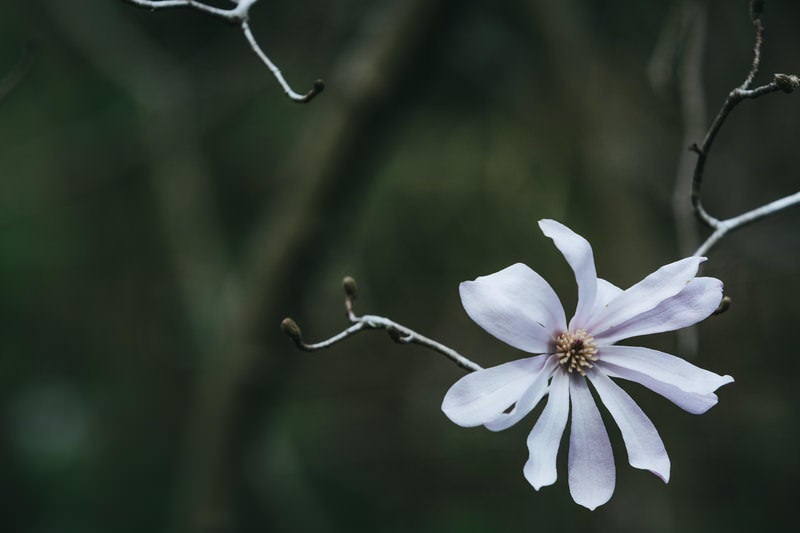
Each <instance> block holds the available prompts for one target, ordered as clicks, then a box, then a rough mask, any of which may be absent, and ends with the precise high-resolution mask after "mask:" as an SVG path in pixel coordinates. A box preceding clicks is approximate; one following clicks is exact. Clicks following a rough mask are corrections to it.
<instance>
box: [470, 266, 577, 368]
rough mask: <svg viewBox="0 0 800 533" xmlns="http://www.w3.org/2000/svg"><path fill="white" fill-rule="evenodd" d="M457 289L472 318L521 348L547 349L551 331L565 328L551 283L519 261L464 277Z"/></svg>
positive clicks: (536, 350)
mask: <svg viewBox="0 0 800 533" xmlns="http://www.w3.org/2000/svg"><path fill="white" fill-rule="evenodd" d="M459 292H460V294H461V303H462V304H463V306H464V309H465V310H466V311H467V314H468V315H469V316H470V318H472V320H474V321H475V322H476V323H477V324H478V325H479V326H481V327H482V328H483V329H485V330H486V331H487V332H489V333H491V334H492V335H494V336H495V337H497V338H498V339H500V340H501V341H503V342H505V343H506V344H510V345H511V346H513V347H515V348H518V349H520V350H523V351H526V352H529V353H544V352H547V351H548V350H549V349H550V345H551V343H552V339H553V333H554V332H555V331H563V330H564V329H565V328H566V322H567V320H566V317H565V316H564V308H563V307H562V306H561V302H560V301H559V300H558V296H556V293H555V292H554V291H553V289H552V287H550V284H549V283H547V282H546V281H545V280H544V278H542V277H541V276H540V275H539V274H537V273H536V272H534V271H533V270H531V269H530V268H529V267H528V266H526V265H523V264H522V263H517V264H514V265H511V266H510V267H508V268H504V269H503V270H501V271H499V272H496V273H494V274H490V275H488V276H481V277H479V278H477V279H476V280H475V281H465V282H463V283H461V285H460V286H459Z"/></svg>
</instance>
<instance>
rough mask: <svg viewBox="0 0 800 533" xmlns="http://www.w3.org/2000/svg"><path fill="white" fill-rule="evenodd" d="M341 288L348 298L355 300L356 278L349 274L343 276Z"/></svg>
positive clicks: (356, 290) (356, 294)
mask: <svg viewBox="0 0 800 533" xmlns="http://www.w3.org/2000/svg"><path fill="white" fill-rule="evenodd" d="M342 288H343V289H344V294H345V295H346V296H347V298H349V299H350V300H355V299H356V296H358V285H357V284H356V280H355V279H353V278H352V277H351V276H345V277H344V279H343V280H342Z"/></svg>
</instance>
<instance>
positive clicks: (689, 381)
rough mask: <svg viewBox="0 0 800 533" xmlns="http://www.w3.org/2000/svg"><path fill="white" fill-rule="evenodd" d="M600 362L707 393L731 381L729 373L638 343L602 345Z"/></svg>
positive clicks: (675, 385) (685, 389)
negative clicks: (718, 372) (723, 374)
mask: <svg viewBox="0 0 800 533" xmlns="http://www.w3.org/2000/svg"><path fill="white" fill-rule="evenodd" d="M600 354H601V356H600V357H601V359H602V361H603V363H610V364H613V365H615V366H616V367H621V368H626V369H628V370H633V371H635V372H638V373H640V374H646V375H648V376H650V377H651V378H653V379H655V380H657V381H660V382H662V383H665V384H667V385H671V386H673V387H677V388H679V389H681V390H684V391H687V392H697V393H699V394H708V393H709V392H714V391H715V390H717V389H718V388H720V387H721V386H723V385H727V384H728V383H733V378H732V377H731V376H720V375H719V374H715V373H714V372H710V371H708V370H705V369H703V368H700V367H699V366H695V365H693V364H692V363H690V362H689V361H686V360H685V359H681V358H680V357H676V356H674V355H670V354H668V353H664V352H659V351H658V350H651V349H650V348H641V347H639V346H604V347H603V348H601V351H600Z"/></svg>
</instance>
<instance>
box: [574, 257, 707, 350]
mask: <svg viewBox="0 0 800 533" xmlns="http://www.w3.org/2000/svg"><path fill="white" fill-rule="evenodd" d="M705 260H706V258H705V257H687V258H686V259H681V260H680V261H675V262H674V263H670V264H668V265H665V266H663V267H661V268H659V269H658V270H656V271H655V272H653V273H652V274H650V275H649V276H647V277H646V278H644V279H643V280H642V281H640V282H639V283H637V284H636V285H634V286H632V287H630V288H629V289H627V290H625V291H623V292H622V293H620V295H619V296H617V297H616V298H614V299H613V300H611V301H610V302H609V303H608V305H607V306H605V307H604V308H603V309H601V310H600V311H599V312H598V313H597V314H596V315H594V316H592V317H591V320H590V321H589V322H588V323H587V324H586V325H584V328H585V329H586V330H588V331H591V332H592V334H593V335H594V336H595V337H597V336H599V335H602V334H603V333H604V332H605V331H607V330H609V329H611V328H614V327H616V326H618V325H620V324H622V323H623V322H626V321H628V320H630V319H632V318H634V317H635V316H637V315H640V314H642V313H644V312H647V311H650V310H651V309H653V308H655V307H656V306H657V305H659V304H660V303H661V302H663V301H664V300H666V299H667V298H671V297H673V296H675V295H676V294H678V293H679V292H681V291H682V290H683V289H684V288H685V287H686V285H687V284H688V283H689V282H690V281H691V280H692V279H694V277H695V275H696V274H697V269H698V267H699V266H700V263H702V262H703V261H705Z"/></svg>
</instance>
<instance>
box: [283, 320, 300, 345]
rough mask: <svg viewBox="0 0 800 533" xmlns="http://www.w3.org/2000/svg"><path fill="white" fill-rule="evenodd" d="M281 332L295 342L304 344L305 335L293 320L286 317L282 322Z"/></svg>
mask: <svg viewBox="0 0 800 533" xmlns="http://www.w3.org/2000/svg"><path fill="white" fill-rule="evenodd" d="M281 331H283V332H284V333H285V334H286V335H288V336H289V338H290V339H292V340H293V341H294V342H298V343H299V342H302V339H303V333H302V332H301V331H300V326H298V325H297V322H295V321H294V320H293V319H291V318H289V317H286V318H284V319H283V320H282V321H281Z"/></svg>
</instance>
